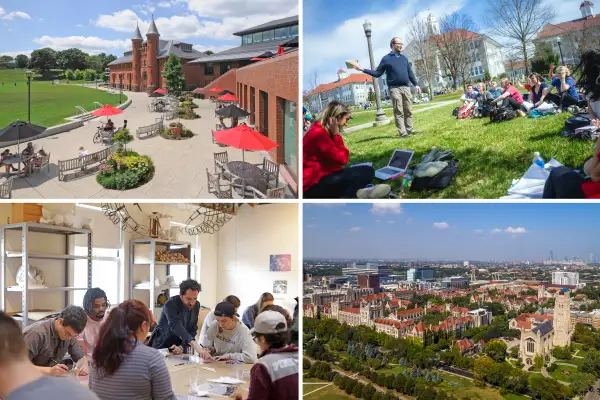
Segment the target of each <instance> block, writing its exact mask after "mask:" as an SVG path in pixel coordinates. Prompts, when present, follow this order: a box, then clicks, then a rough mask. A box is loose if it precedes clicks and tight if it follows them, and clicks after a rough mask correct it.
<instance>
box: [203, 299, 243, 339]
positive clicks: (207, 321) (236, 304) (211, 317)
mask: <svg viewBox="0 0 600 400" xmlns="http://www.w3.org/2000/svg"><path fill="white" fill-rule="evenodd" d="M223 301H226V302H228V303H231V304H233V309H234V311H235V312H236V313H237V312H238V309H239V308H240V305H241V302H240V299H239V298H238V297H237V296H234V295H229V296H227V297H225V298H224V299H223ZM216 320H217V319H216V318H215V311H214V310H212V311H211V312H209V313H208V314H206V317H205V318H204V322H203V323H202V329H201V330H200V340H202V337H203V336H205V335H206V331H207V330H208V327H209V326H211V325H212V324H213V323H214V322H215V321H216Z"/></svg>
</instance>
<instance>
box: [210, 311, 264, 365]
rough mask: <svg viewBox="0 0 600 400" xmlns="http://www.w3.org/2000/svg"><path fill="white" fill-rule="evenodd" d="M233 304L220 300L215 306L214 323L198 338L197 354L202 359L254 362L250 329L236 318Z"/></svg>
mask: <svg viewBox="0 0 600 400" xmlns="http://www.w3.org/2000/svg"><path fill="white" fill-rule="evenodd" d="M238 317H239V315H238V314H236V312H235V309H234V307H233V304H231V303H228V302H222V303H219V304H217V306H216V307H215V318H216V319H217V322H216V323H213V324H212V325H211V326H210V327H209V328H208V330H207V331H206V335H205V336H204V337H202V338H200V345H201V346H202V347H203V348H202V349H201V350H200V351H199V352H198V354H199V355H200V357H202V359H204V360H212V359H214V360H216V361H226V360H234V361H241V362H244V363H247V364H253V363H255V362H256V345H255V344H254V341H253V340H252V336H251V335H250V330H249V329H248V328H247V327H246V325H244V324H243V323H242V322H240V320H239V319H238Z"/></svg>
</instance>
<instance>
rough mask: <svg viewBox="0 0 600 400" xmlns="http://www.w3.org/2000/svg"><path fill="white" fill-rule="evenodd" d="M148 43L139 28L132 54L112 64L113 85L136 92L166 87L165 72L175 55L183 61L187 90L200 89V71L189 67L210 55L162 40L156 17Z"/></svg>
mask: <svg viewBox="0 0 600 400" xmlns="http://www.w3.org/2000/svg"><path fill="white" fill-rule="evenodd" d="M146 38H147V39H146V40H144V39H143V38H142V35H141V33H140V28H139V27H138V28H136V30H135V32H134V34H133V37H132V38H131V51H128V52H126V53H125V54H124V55H123V57H120V58H117V59H116V60H115V61H113V62H111V63H110V64H108V68H109V69H110V77H109V81H110V86H112V87H114V88H117V87H118V88H122V89H125V90H131V91H133V92H142V91H148V92H150V91H153V90H155V89H157V88H159V87H163V88H164V87H165V79H164V78H163V76H162V75H163V70H164V67H165V63H166V62H167V59H168V58H169V56H170V55H171V54H175V55H176V56H178V57H180V58H181V61H182V62H183V74H184V77H185V83H186V87H187V88H188V89H194V88H196V87H199V86H200V77H199V76H197V68H196V67H195V66H192V65H190V64H189V62H190V61H192V60H197V59H199V58H201V57H206V56H207V55H206V54H204V53H201V52H199V51H197V50H194V49H193V48H192V45H191V44H188V43H183V42H179V41H176V40H160V33H159V32H158V29H157V28H156V24H155V23H154V18H152V23H151V24H150V28H148V33H146Z"/></svg>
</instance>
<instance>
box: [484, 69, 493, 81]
mask: <svg viewBox="0 0 600 400" xmlns="http://www.w3.org/2000/svg"><path fill="white" fill-rule="evenodd" d="M483 80H484V81H485V82H489V81H491V80H492V76H491V75H490V73H489V72H488V70H487V69H486V70H485V73H484V74H483Z"/></svg>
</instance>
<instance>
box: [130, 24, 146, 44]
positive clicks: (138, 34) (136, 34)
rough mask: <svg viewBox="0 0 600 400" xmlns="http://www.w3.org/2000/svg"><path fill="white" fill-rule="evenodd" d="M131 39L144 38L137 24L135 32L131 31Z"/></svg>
mask: <svg viewBox="0 0 600 400" xmlns="http://www.w3.org/2000/svg"><path fill="white" fill-rule="evenodd" d="M132 39H137V40H144V38H143V37H142V33H141V32H140V27H139V25H138V26H136V28H135V32H133V37H132Z"/></svg>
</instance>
